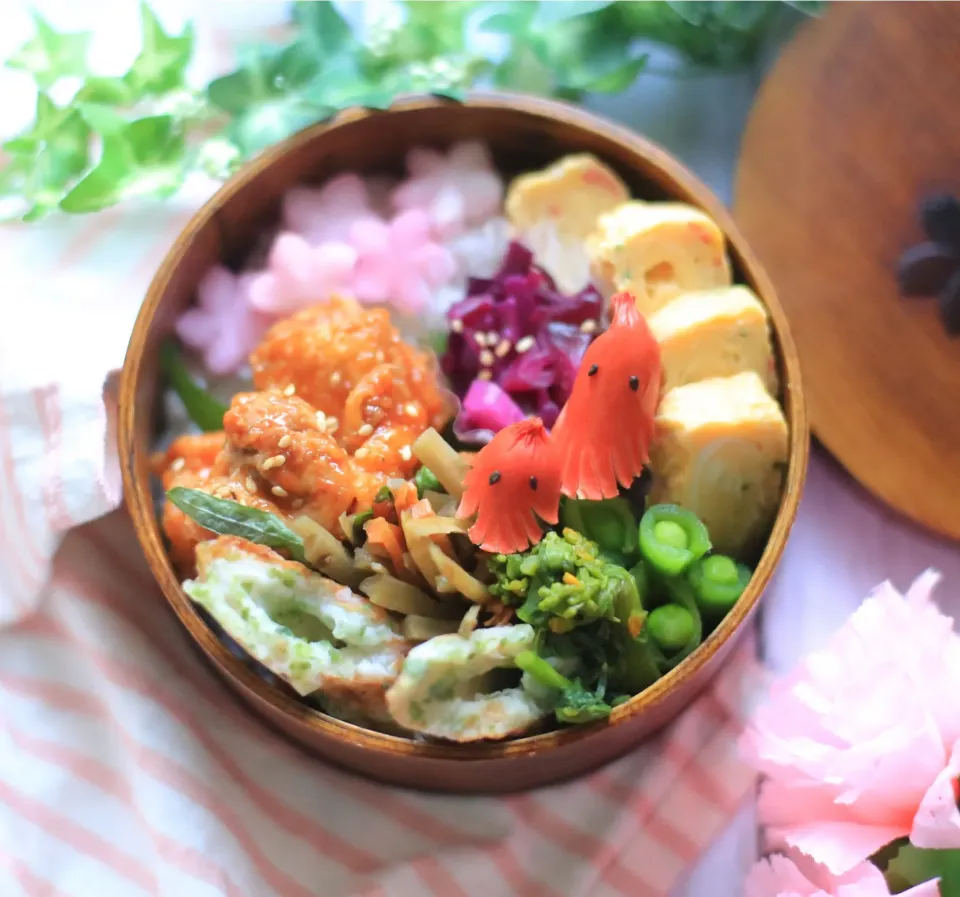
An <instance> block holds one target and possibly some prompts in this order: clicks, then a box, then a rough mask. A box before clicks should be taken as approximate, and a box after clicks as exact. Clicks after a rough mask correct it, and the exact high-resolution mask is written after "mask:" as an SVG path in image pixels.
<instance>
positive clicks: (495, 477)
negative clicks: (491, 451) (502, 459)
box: [488, 470, 500, 486]
mask: <svg viewBox="0 0 960 897" xmlns="http://www.w3.org/2000/svg"><path fill="white" fill-rule="evenodd" d="M488 482H489V483H490V485H491V486H496V485H497V483H499V482H500V471H499V470H495V471H494V472H493V473H491V474H490V479H489V481H488Z"/></svg>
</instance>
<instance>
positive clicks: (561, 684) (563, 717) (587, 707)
mask: <svg viewBox="0 0 960 897" xmlns="http://www.w3.org/2000/svg"><path fill="white" fill-rule="evenodd" d="M516 664H517V666H518V667H519V668H520V669H521V670H523V671H524V672H527V673H529V674H530V675H531V676H532V677H533V678H534V679H536V680H537V682H539V683H540V684H541V685H543V686H545V687H546V688H548V689H551V690H553V692H554V693H555V694H554V705H553V711H554V715H555V716H556V718H557V722H558V723H564V724H566V725H582V724H584V723H592V722H595V721H596V720H599V719H606V718H607V717H608V716H609V715H610V710H611V707H610V705H609V704H608V703H606V701H605V700H604V692H605V691H606V689H605V687H604V686H603V685H602V684H601V685H598V686H597V688H596V689H595V690H594V691H590V690H589V689H587V688H585V687H584V686H583V684H582V683H581V682H580V681H579V680H577V679H574V680H570V679H568V678H567V677H566V676H564V675H562V674H561V673H560V672H559V671H558V670H557V669H555V668H554V667H553V666H551V665H550V664H549V663H547V661H546V660H544V659H543V658H542V657H540V656H538V655H537V654H534V652H532V651H522V652H521V653H520V654H518V655H517V658H516Z"/></svg>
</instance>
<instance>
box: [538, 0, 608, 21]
mask: <svg viewBox="0 0 960 897" xmlns="http://www.w3.org/2000/svg"><path fill="white" fill-rule="evenodd" d="M524 5H528V6H536V8H537V9H536V12H535V13H534V16H533V22H534V25H535V26H536V27H541V28H542V27H549V26H551V25H556V24H557V23H558V22H565V21H566V20H567V19H574V18H577V17H578V16H586V15H592V14H593V13H596V12H600V10H602V9H606V8H607V7H608V6H611V5H612V4H611V2H610V0H560V2H557V0H548V2H543V0H541V2H539V3H528V4H524Z"/></svg>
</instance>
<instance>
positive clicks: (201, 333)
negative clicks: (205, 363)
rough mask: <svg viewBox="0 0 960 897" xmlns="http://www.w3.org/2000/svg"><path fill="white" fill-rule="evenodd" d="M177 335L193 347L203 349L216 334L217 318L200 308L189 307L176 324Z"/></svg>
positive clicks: (185, 343)
mask: <svg viewBox="0 0 960 897" xmlns="http://www.w3.org/2000/svg"><path fill="white" fill-rule="evenodd" d="M174 330H175V331H176V334H177V336H178V337H179V338H180V340H181V341H182V342H183V343H184V345H186V346H189V347H190V348H191V349H202V348H204V346H206V345H207V344H208V343H209V342H210V341H211V340H212V339H213V338H214V336H215V335H216V332H217V319H216V318H215V317H214V316H213V315H211V314H209V313H208V312H205V311H203V310H202V309H199V308H188V309H187V310H186V311H185V312H184V313H183V314H182V315H180V317H179V318H177V323H176V325H175V326H174Z"/></svg>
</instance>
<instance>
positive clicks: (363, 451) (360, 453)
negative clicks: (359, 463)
mask: <svg viewBox="0 0 960 897" xmlns="http://www.w3.org/2000/svg"><path fill="white" fill-rule="evenodd" d="M369 454H370V452H368V451H367V448H366V446H363V445H361V446H360V448H358V449H357V450H356V451H355V452H354V453H353V457H354V458H366V457H367V455H369Z"/></svg>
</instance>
